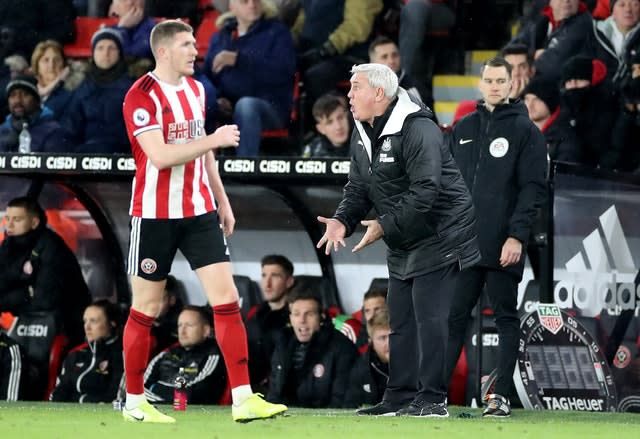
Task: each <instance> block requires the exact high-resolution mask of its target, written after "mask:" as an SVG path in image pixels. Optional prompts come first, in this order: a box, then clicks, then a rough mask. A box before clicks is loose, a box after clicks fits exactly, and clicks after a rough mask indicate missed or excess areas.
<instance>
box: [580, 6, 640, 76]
mask: <svg viewBox="0 0 640 439" xmlns="http://www.w3.org/2000/svg"><path fill="white" fill-rule="evenodd" d="M610 3H611V16H610V17H609V18H607V19H606V20H602V21H594V22H593V33H592V35H591V38H590V39H589V49H588V50H587V52H588V53H589V54H590V55H592V56H593V57H594V58H597V59H599V60H600V61H602V62H603V63H604V64H605V65H606V66H607V78H608V79H609V80H611V82H612V83H613V84H614V85H615V86H616V87H620V86H621V85H622V81H623V80H624V79H625V78H626V77H627V75H628V74H629V68H630V66H629V65H628V62H629V57H630V56H631V55H632V53H635V52H637V51H638V50H640V32H639V30H640V0H620V1H615V0H612V1H611V2H610Z"/></svg>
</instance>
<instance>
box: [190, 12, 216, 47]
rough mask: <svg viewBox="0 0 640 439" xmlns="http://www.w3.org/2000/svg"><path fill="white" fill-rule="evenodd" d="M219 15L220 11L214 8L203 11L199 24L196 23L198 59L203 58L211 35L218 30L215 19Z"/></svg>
mask: <svg viewBox="0 0 640 439" xmlns="http://www.w3.org/2000/svg"><path fill="white" fill-rule="evenodd" d="M219 15H220V13H219V12H218V11H216V10H215V9H213V10H208V11H205V12H204V15H203V16H202V21H201V22H200V25H198V29H196V35H195V37H196V47H197V48H198V58H200V59H204V57H205V55H206V54H207V49H209V41H211V37H212V36H213V34H215V33H216V32H218V26H217V25H216V20H217V19H218V16H219Z"/></svg>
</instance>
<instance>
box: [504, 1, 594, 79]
mask: <svg viewBox="0 0 640 439" xmlns="http://www.w3.org/2000/svg"><path fill="white" fill-rule="evenodd" d="M591 26H592V18H591V15H590V14H589V10H588V9H587V7H586V5H585V4H584V3H582V2H581V1H580V0H549V4H548V5H547V6H545V7H544V8H543V9H542V11H541V12H540V14H538V15H537V16H536V18H535V19H534V20H533V22H531V23H529V24H528V25H527V26H524V27H523V28H522V29H521V30H520V32H519V33H518V35H516V36H515V37H514V38H513V39H512V40H511V43H522V44H525V45H526V46H527V47H528V48H529V50H531V51H534V59H535V62H534V67H535V69H536V75H542V76H545V77H547V78H548V79H551V80H557V79H558V78H560V74H561V68H562V63H563V62H564V60H566V59H567V58H569V57H571V56H574V55H577V54H579V53H580V51H581V50H583V48H584V43H585V41H588V39H589V38H590V35H591V33H592V30H591Z"/></svg>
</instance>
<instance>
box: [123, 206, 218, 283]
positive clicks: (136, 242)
mask: <svg viewBox="0 0 640 439" xmlns="http://www.w3.org/2000/svg"><path fill="white" fill-rule="evenodd" d="M130 227H131V231H130V235H129V254H128V257H127V274H129V275H132V276H139V277H141V278H143V279H147V280H152V281H159V280H164V279H166V278H167V275H168V274H169V271H170V270H171V264H172V263H173V259H174V257H175V255H176V251H177V250H178V249H179V250H180V251H181V252H182V254H183V255H184V257H185V258H186V259H187V261H189V265H190V266H191V269H192V270H196V269H198V268H201V267H205V266H207V265H211V264H215V263H218V262H228V261H229V260H230V258H229V249H228V248H227V240H226V239H225V237H224V234H223V233H222V227H221V226H220V221H219V220H218V214H217V213H216V212H209V213H205V214H204V215H199V216H194V217H190V218H179V219H147V218H137V217H132V218H131V225H130Z"/></svg>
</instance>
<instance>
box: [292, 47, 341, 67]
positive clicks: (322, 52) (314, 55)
mask: <svg viewBox="0 0 640 439" xmlns="http://www.w3.org/2000/svg"><path fill="white" fill-rule="evenodd" d="M337 54H338V51H337V50H336V48H335V47H334V45H333V44H331V41H326V42H325V43H324V44H323V45H322V46H320V47H314V48H313V49H309V50H307V51H306V52H304V53H303V54H302V55H299V57H298V66H299V67H300V69H302V70H306V69H308V68H309V67H311V66H313V65H315V64H318V63H319V62H320V61H323V60H325V59H327V58H330V57H332V56H335V55H337Z"/></svg>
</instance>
